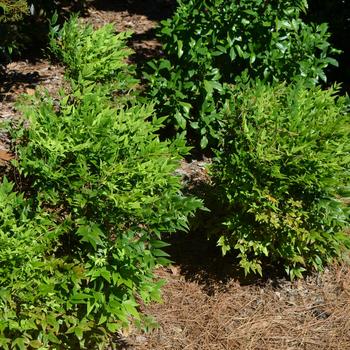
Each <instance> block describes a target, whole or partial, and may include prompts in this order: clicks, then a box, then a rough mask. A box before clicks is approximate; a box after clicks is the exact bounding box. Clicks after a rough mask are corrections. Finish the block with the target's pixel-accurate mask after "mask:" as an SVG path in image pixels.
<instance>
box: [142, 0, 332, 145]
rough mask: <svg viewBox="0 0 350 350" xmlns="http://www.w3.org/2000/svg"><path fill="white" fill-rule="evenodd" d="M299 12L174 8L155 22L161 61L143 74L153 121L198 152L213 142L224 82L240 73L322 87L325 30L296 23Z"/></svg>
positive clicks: (295, 6)
mask: <svg viewBox="0 0 350 350" xmlns="http://www.w3.org/2000/svg"><path fill="white" fill-rule="evenodd" d="M305 8H306V1H283V2H281V1H277V0H273V1H264V0H254V1H252V0H242V1H232V0H205V1H202V0H183V1H179V7H178V10H177V11H176V13H175V14H174V16H173V17H172V18H171V19H169V20H167V21H163V22H162V28H161V34H160V38H161V40H162V42H163V51H164V54H165V57H164V58H162V59H160V60H158V61H156V62H153V63H151V66H150V70H149V73H148V74H147V75H146V78H147V79H148V81H149V85H150V86H149V89H150V92H149V94H150V96H152V98H155V99H156V101H157V105H156V107H157V110H158V111H159V114H160V115H169V116H170V117H169V119H168V123H169V124H171V125H175V129H176V130H179V131H182V130H186V131H187V132H188V134H189V137H191V135H192V134H194V135H196V136H197V138H199V139H200V140H201V146H202V147H205V146H206V145H207V142H208V139H209V140H212V141H213V138H214V140H215V138H219V135H218V134H217V130H218V126H219V125H220V120H221V118H222V114H223V112H222V108H223V106H225V101H226V98H227V88H226V86H225V83H233V82H234V81H235V80H236V79H237V78H238V77H240V76H241V75H242V74H243V75H244V76H245V77H247V78H254V79H255V78H260V79H263V80H264V81H267V82H272V81H287V82H290V81H293V80H295V79H300V78H302V79H304V80H306V81H307V82H308V83H309V84H310V85H313V84H316V83H318V82H320V81H322V80H323V81H325V80H326V75H325V73H324V70H325V68H326V67H327V66H328V65H329V64H334V65H336V64H337V62H336V60H335V59H334V58H332V57H330V56H333V55H334V54H335V53H336V52H337V50H335V49H333V48H331V46H330V44H329V42H328V39H329V36H330V35H329V33H328V32H327V25H326V24H321V25H308V24H306V23H305V22H303V20H302V19H301V17H300V14H301V11H302V9H305Z"/></svg>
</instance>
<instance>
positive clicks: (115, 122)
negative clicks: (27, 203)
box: [0, 27, 201, 349]
mask: <svg viewBox="0 0 350 350" xmlns="http://www.w3.org/2000/svg"><path fill="white" fill-rule="evenodd" d="M108 28H109V27H108ZM84 33H85V32H84ZM104 33H105V31H104V29H102V30H99V31H97V32H91V33H90V34H89V35H90V36H91V38H90V40H86V41H85V43H86V45H89V44H90V43H91V41H92V38H95V37H96V36H99V35H101V36H102V37H104ZM117 38H118V39H117V40H122V39H121V37H120V36H119V37H117ZM73 39H74V40H77V41H78V42H81V41H79V38H72V40H73ZM96 43H97V44H96V46H95V50H96V52H98V51H99V47H98V45H101V52H103V50H104V48H103V45H105V44H106V43H105V42H104V41H103V40H96ZM113 43H115V41H113V42H112V43H111V45H112V44H113ZM124 45H125V44H124V43H119V47H124ZM68 47H71V46H69V45H68ZM82 50H83V49H82ZM83 51H84V52H88V50H87V49H86V48H85V49H84V50H83ZM65 57H67V59H68V56H65ZM120 57H121V58H120V61H117V60H116V61H114V62H115V65H114V66H110V69H111V71H113V73H114V74H115V75H114V76H115V77H116V78H118V77H120V73H121V72H124V73H125V74H126V67H125V65H124V64H122V62H121V61H122V60H123V57H124V56H120ZM101 59H102V60H103V59H104V57H101ZM94 62H95V65H94V66H93V67H100V66H101V65H100V64H98V61H97V59H96V60H95V59H94ZM82 71H83V69H82ZM70 72H71V71H70ZM84 72H85V71H84ZM124 73H123V74H124ZM84 74H85V73H84ZM84 74H82V73H80V72H78V73H77V76H78V77H79V78H78V81H79V84H77V83H76V82H75V81H74V79H71V80H69V81H70V82H71V86H70V87H69V88H68V89H67V90H68V91H69V93H68V92H67V91H66V92H65V91H62V92H61V95H60V98H59V101H57V100H55V99H54V98H52V97H50V96H48V94H42V93H39V92H37V93H36V95H35V96H32V97H28V101H27V102H26V104H24V105H22V107H21V109H22V111H23V113H24V120H23V122H22V124H20V125H17V126H16V128H15V129H12V135H13V137H14V139H15V140H16V142H15V144H16V146H15V151H16V154H17V156H18V161H16V162H15V163H14V164H15V166H16V168H17V170H18V172H19V173H20V175H21V180H22V183H25V184H26V187H25V188H24V189H25V190H26V193H28V194H30V196H31V198H32V201H31V211H32V212H33V213H36V210H34V209H35V208H41V209H38V210H37V211H38V213H39V214H36V215H34V214H31V216H30V217H28V219H27V218H26V216H25V215H22V214H21V212H19V214H18V215H17V216H16V217H14V215H12V216H11V217H10V219H8V220H7V223H6V225H7V226H6V227H12V226H13V227H17V226H18V227H19V229H18V231H21V234H20V235H17V236H16V239H17V240H18V241H19V242H17V241H16V242H15V241H14V243H13V247H15V246H17V247H18V249H22V248H21V247H23V246H24V245H27V246H28V255H25V256H24V258H23V261H21V260H18V261H17V260H16V265H15V267H13V266H14V264H15V263H12V262H11V259H16V256H13V258H11V257H10V256H8V254H9V253H7V251H5V250H4V248H3V246H1V248H0V257H1V258H2V261H3V262H4V263H5V265H6V264H7V265H8V266H9V267H8V269H7V270H6V271H5V272H4V276H2V277H1V279H0V293H2V294H0V300H2V299H1V297H2V295H5V296H6V297H7V299H6V300H5V299H4V300H5V301H4V302H3V303H4V304H3V305H5V307H4V308H1V309H0V319H1V321H0V342H1V343H2V344H3V348H4V349H8V348H15V346H17V348H19V349H24V348H27V347H28V344H29V345H30V346H31V347H34V348H50V349H76V348H81V349H94V348H99V349H103V348H105V347H106V346H107V345H106V342H107V340H108V334H110V333H111V332H115V331H117V330H119V329H122V328H124V327H127V326H128V325H129V323H130V322H134V321H135V322H137V323H139V324H143V323H144V320H145V318H144V316H143V315H142V314H140V313H139V311H138V309H137V307H138V305H139V303H140V302H141V301H143V302H146V303H147V302H149V301H152V300H159V298H160V287H161V286H162V284H163V282H162V281H159V280H158V279H156V278H155V277H154V275H153V270H154V268H155V267H156V266H159V265H162V264H167V263H168V261H169V260H168V259H167V258H166V257H167V254H166V253H164V252H163V251H162V249H161V248H163V247H164V246H166V244H165V243H164V242H162V241H161V235H162V233H170V232H174V231H177V230H184V229H186V228H187V217H188V215H191V214H193V213H194V211H195V210H196V209H197V208H199V207H200V206H201V203H200V202H199V201H198V200H196V199H190V198H186V197H184V196H183V195H182V193H181V181H180V178H179V177H178V176H175V175H174V173H175V170H176V169H177V167H178V166H179V161H180V160H181V155H180V154H182V153H186V152H187V151H188V149H187V148H186V147H185V146H184V140H181V139H178V140H177V141H175V142H173V143H170V142H161V141H160V140H159V139H158V136H156V132H157V131H158V129H159V128H160V126H161V121H159V120H158V119H157V120H156V119H154V118H153V119H152V113H153V111H152V107H151V106H144V105H140V104H137V103H135V104H134V105H133V106H132V107H126V106H123V105H121V104H116V103H115V102H112V101H111V92H110V91H109V90H108V88H107V87H109V86H111V85H110V83H111V80H107V81H106V82H107V87H106V86H105V85H103V84H102V83H101V82H102V81H104V77H110V76H111V74H110V72H108V71H106V72H105V73H103V74H101V76H96V78H97V79H98V81H99V83H98V84H95V83H94V82H93V79H92V78H91V76H90V75H87V76H86V77H85V75H84ZM72 75H73V77H75V75H74V74H72ZM85 78H86V79H87V80H88V81H86V82H85V83H84V79H85ZM125 79H126V80H127V78H125ZM129 79H132V76H130V77H129ZM119 83H121V82H119ZM116 105H117V106H116ZM147 120H153V121H151V122H149V121H147ZM0 189H1V187H0ZM6 195H7V196H12V197H14V195H13V194H10V192H9V191H8V193H7V194H6ZM12 197H11V198H12ZM14 198H17V197H14ZM20 198H21V197H20ZM14 200H15V199H14ZM5 203H6V202H5ZM11 205H12V204H11V203H10V204H9V205H8V206H7V207H5V209H4V210H5V211H9V210H10V208H11ZM21 205H22V204H21ZM23 205H24V204H23ZM8 207H9V208H8ZM12 207H13V205H12ZM0 209H1V206H0ZM19 210H20V209H18V211H19ZM42 212H43V213H44V214H41V213H42ZM41 217H44V218H46V217H48V218H49V220H47V223H46V221H44V223H43V224H42V223H41V221H40V220H41ZM21 220H22V221H23V222H24V223H23V224H22V221H21ZM0 223H1V222H0ZM44 224H45V225H46V226H45V225H44ZM4 225H5V224H3V226H4ZM1 229H2V228H1V226H0V234H1V235H5V237H4V240H5V241H6V239H8V237H10V238H11V235H12V233H11V231H8V232H7V231H6V230H5V229H3V232H2V231H1ZM16 230H17V229H16ZM56 232H57V233H56ZM22 236H23V238H22ZM29 237H31V238H32V240H33V241H32V242H30V241H28V240H29ZM36 237H39V238H40V239H37V238H36ZM1 238H2V236H1ZM48 238H50V239H51V238H52V239H51V240H49V239H48ZM24 239H26V241H24V242H22V240H24ZM5 247H6V245H5ZM13 249H14V248H13ZM32 250H33V253H31V251H32ZM15 252H16V251H15ZM6 254H7V255H6ZM29 254H32V256H33V257H34V259H32V258H31V256H29ZM27 257H28V259H30V260H32V261H27V262H26V263H25V261H24V260H25V259H26V258H27ZM11 264H12V265H11ZM43 264H47V265H45V268H43V271H42V274H40V273H39V269H41V268H42V265H43ZM17 268H18V270H21V269H23V273H22V274H20V275H19V276H20V277H18V281H17V280H15V282H16V283H15V286H12V284H11V283H12V282H11V283H10V282H9V281H10V280H11V278H12V277H11V276H12V274H14V273H17V270H16V269H17ZM33 279H35V280H33ZM34 284H35V285H38V288H36V289H35V290H33V285H34ZM10 293H12V297H11V298H10V297H9V296H8V295H9V294H10ZM0 305H1V304H0ZM22 311H23V312H22ZM23 344H24V345H23Z"/></svg>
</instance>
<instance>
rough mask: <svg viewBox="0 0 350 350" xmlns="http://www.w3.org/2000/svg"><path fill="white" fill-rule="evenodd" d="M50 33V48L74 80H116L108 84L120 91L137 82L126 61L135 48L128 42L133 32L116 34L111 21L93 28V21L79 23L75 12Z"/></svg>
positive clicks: (105, 82) (104, 82) (104, 81)
mask: <svg viewBox="0 0 350 350" xmlns="http://www.w3.org/2000/svg"><path fill="white" fill-rule="evenodd" d="M56 19H57V18H56V17H55V18H54V19H53V22H55V21H56ZM50 36H51V41H50V45H51V50H52V51H53V53H54V54H55V55H56V56H57V57H59V58H60V59H61V61H62V62H63V63H64V64H65V65H66V67H67V71H66V73H67V75H68V76H69V77H70V78H71V79H73V80H74V81H76V82H79V83H80V84H85V85H86V84H91V83H103V84H105V85H106V84H109V83H111V82H113V86H112V87H110V86H108V88H111V89H116V90H119V92H122V91H127V90H129V89H130V88H131V87H132V85H134V84H135V83H136V80H135V79H133V78H132V76H131V74H130V73H131V71H132V69H133V67H132V66H131V65H130V64H128V63H127V58H128V56H129V55H130V54H131V53H132V51H131V50H130V49H129V48H128V47H127V46H126V43H125V40H126V39H128V38H129V37H130V36H131V32H122V33H119V34H118V35H116V34H115V28H114V26H113V25H112V24H107V25H105V26H103V27H102V28H100V29H97V30H94V29H93V27H92V25H83V24H79V21H78V18H77V17H76V16H75V17H73V18H71V19H70V20H69V21H68V22H66V23H65V24H64V25H63V27H62V28H61V29H60V28H59V26H55V27H52V30H51V35H50Z"/></svg>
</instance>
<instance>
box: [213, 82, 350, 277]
mask: <svg viewBox="0 0 350 350" xmlns="http://www.w3.org/2000/svg"><path fill="white" fill-rule="evenodd" d="M336 92H337V90H336V89H334V88H332V89H329V90H326V91H324V90H322V89H320V88H319V87H313V88H308V87H305V85H304V84H301V83H299V84H296V85H289V86H288V85H285V84H278V85H275V86H270V85H267V84H264V83H262V82H257V83H256V84H251V85H249V86H247V85H243V86H242V87H240V88H238V87H237V88H236V91H235V93H234V97H233V100H232V110H231V115H230V118H229V120H228V124H227V132H226V135H225V138H224V141H223V149H222V150H221V151H218V152H217V158H216V160H215V162H214V165H213V168H212V174H213V176H214V178H215V182H216V184H217V186H218V187H217V188H218V191H219V193H220V196H221V200H222V202H223V203H224V207H226V208H228V210H227V213H226V216H225V220H224V221H225V222H224V227H223V229H222V232H221V234H220V235H219V237H218V244H219V246H221V248H222V251H223V253H226V252H227V251H229V250H235V251H237V252H238V257H239V259H240V265H241V267H242V268H243V269H244V270H245V272H246V273H249V272H255V273H256V272H258V273H260V274H261V273H262V264H263V262H264V261H266V260H270V261H272V262H273V263H274V264H275V265H276V264H278V263H282V264H283V266H284V268H285V270H286V272H287V273H288V274H289V275H290V277H291V278H294V277H301V275H302V272H303V271H305V270H306V269H310V268H315V269H316V270H321V269H322V268H323V266H324V264H326V263H328V262H330V261H331V260H332V259H333V258H334V257H339V256H341V254H342V252H343V249H344V247H347V248H349V247H350V238H349V236H348V235H347V234H345V233H344V232H345V228H346V227H347V226H348V225H349V208H348V207H347V206H346V205H345V204H344V203H343V202H342V200H341V199H340V196H339V191H342V194H343V195H344V194H345V193H346V192H349V183H350V146H349V142H348V141H349V133H350V124H349V101H348V99H347V98H345V97H338V96H336Z"/></svg>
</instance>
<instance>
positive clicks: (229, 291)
mask: <svg viewBox="0 0 350 350" xmlns="http://www.w3.org/2000/svg"><path fill="white" fill-rule="evenodd" d="M158 274H159V276H160V277H162V278H164V279H165V280H166V281H167V285H166V286H165V287H164V289H163V298H164V303H163V304H153V305H150V306H147V307H146V308H145V309H144V311H145V312H146V313H148V314H150V315H153V316H154V317H155V319H156V320H157V321H158V322H159V328H158V329H156V330H154V331H152V332H151V333H150V334H142V333H135V332H134V333H133V334H132V335H129V336H127V337H125V343H126V344H128V345H125V346H124V347H122V349H133V350H147V349H154V350H158V349H159V350H165V349H169V350H170V349H171V350H185V349H188V350H234V349H237V350H238V349H242V350H243V349H252V350H253V349H254V350H272V349H273V350H287V349H288V350H289V349H290V350H291V349H304V350H314V349H315V350H316V349H317V350H320V349H324V350H326V349H327V350H330V349H334V350H335V349H339V350H343V349H350V269H349V267H348V266H333V267H331V268H330V269H327V270H326V271H325V273H323V274H320V275H317V276H316V275H315V276H312V277H308V278H307V279H305V280H303V281H295V282H289V281H287V280H283V279H282V280H280V281H279V282H278V283H277V284H276V282H272V281H268V282H265V283H262V284H259V283H257V284H250V285H242V284H241V283H239V282H238V281H237V280H234V279H232V280H230V281H228V282H227V283H225V284H221V283H218V284H217V285H216V286H214V287H216V289H217V290H216V291H215V292H214V293H213V294H209V295H208V293H207V292H206V288H203V285H201V284H200V283H198V282H191V281H189V280H186V278H184V276H183V275H182V274H181V268H180V267H178V266H177V267H175V266H174V267H172V268H170V269H169V270H164V269H162V270H160V271H159V273H158Z"/></svg>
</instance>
